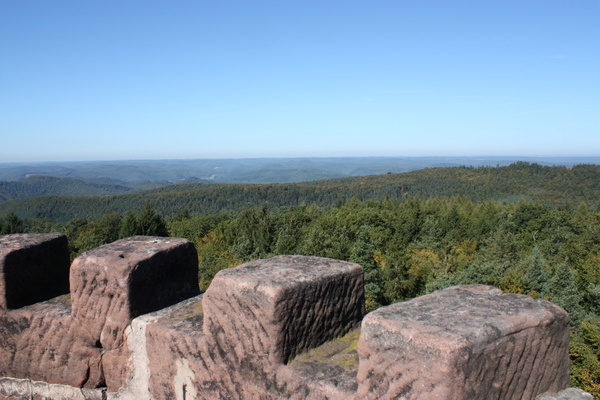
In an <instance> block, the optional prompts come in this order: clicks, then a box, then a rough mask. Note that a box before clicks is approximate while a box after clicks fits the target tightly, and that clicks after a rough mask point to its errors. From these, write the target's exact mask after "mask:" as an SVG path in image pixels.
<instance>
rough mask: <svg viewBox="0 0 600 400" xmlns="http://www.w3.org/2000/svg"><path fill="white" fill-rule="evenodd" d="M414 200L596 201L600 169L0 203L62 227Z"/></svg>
mask: <svg viewBox="0 0 600 400" xmlns="http://www.w3.org/2000/svg"><path fill="white" fill-rule="evenodd" d="M411 196H420V197H422V198H427V197H452V196H466V197H468V198H470V199H472V200H474V201H482V200H488V199H491V200H496V201H499V202H516V201H518V200H532V201H538V202H544V203H554V204H565V203H577V202H581V201H587V202H597V201H598V199H599V198H600V166H598V165H579V166H575V167H573V168H566V167H548V166H542V165H538V164H529V163H526V162H518V163H515V164H511V165H510V166H506V167H479V168H470V167H449V168H448V167H442V168H430V169H423V170H419V171H413V172H406V173H399V174H391V173H389V174H384V175H371V176H364V177H350V178H338V179H331V180H323V181H314V182H304V183H289V184H216V183H214V184H207V183H190V184H178V185H169V186H164V187H160V188H157V189H153V190H148V191H144V192H140V193H132V194H124V195H112V196H85V197H81V196H73V197H67V196H42V197H32V198H26V199H17V200H11V201H5V202H3V203H0V216H1V215H5V214H8V213H10V212H14V213H16V214H17V215H18V216H20V217H22V218H44V219H50V220H54V221H58V222H67V221H69V220H71V219H73V218H76V217H83V218H88V219H96V218H99V217H100V216H102V215H104V214H108V213H115V212H116V213H124V212H127V211H130V210H134V211H135V210H140V209H142V208H143V206H144V205H145V204H151V205H152V206H153V207H154V208H156V209H157V210H158V211H159V212H161V213H162V214H163V215H165V216H169V215H175V214H177V213H178V212H182V211H187V212H189V213H192V214H196V213H202V214H214V213H219V212H223V211H240V210H243V209H246V208H248V207H250V206H253V205H258V204H268V205H269V207H280V206H294V205H300V204H316V205H319V206H329V205H333V204H336V203H339V202H341V201H345V200H347V199H350V198H352V197H356V198H358V199H359V200H370V199H373V200H383V199H385V198H389V199H404V198H407V197H411Z"/></svg>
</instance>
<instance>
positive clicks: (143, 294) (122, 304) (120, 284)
mask: <svg viewBox="0 0 600 400" xmlns="http://www.w3.org/2000/svg"><path fill="white" fill-rule="evenodd" d="M197 293H199V288H198V256H197V253H196V249H195V248H194V245H193V243H191V242H190V241H189V240H186V239H180V238H165V237H149V236H135V237H131V238H127V239H121V240H118V241H116V242H113V243H110V244H107V245H104V246H101V247H98V248H96V249H94V250H91V251H88V252H86V253H84V254H82V255H81V256H79V257H78V258H76V259H75V260H74V261H73V265H72V266H71V296H72V301H73V307H72V310H73V311H72V314H73V318H74V319H75V322H76V323H77V324H81V326H83V327H84V328H85V329H86V330H87V331H88V332H89V333H90V335H91V336H92V337H94V338H95V339H96V340H97V341H98V345H99V347H101V348H102V349H103V351H104V355H103V358H102V365H103V370H104V375H105V379H106V385H107V386H108V388H109V390H110V391H115V390H117V389H118V388H120V387H122V386H123V384H124V378H125V376H126V375H127V374H128V365H127V361H128V359H129V351H128V349H127V348H126V347H127V346H126V345H125V336H124V333H125V329H126V328H127V327H128V326H129V324H130V323H131V321H132V320H133V319H134V318H135V317H137V316H140V315H142V314H146V313H149V312H152V311H155V310H159V309H161V308H163V307H167V306H170V305H172V304H175V303H177V302H178V301H181V300H182V299H185V298H188V297H190V296H192V295H195V294H197Z"/></svg>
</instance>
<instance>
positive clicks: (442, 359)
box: [357, 285, 569, 400]
mask: <svg viewBox="0 0 600 400" xmlns="http://www.w3.org/2000/svg"><path fill="white" fill-rule="evenodd" d="M568 350H569V318H568V315H567V313H566V312H565V311H564V310H563V309H561V308H560V307H558V306H556V305H554V304H552V303H550V302H547V301H544V300H533V299H532V298H530V297H528V296H523V295H516V294H504V293H502V292H501V291H500V290H499V289H495V288H492V287H489V286H483V285H466V286H457V287H452V288H448V289H446V290H441V291H437V292H434V293H432V294H430V295H427V296H423V297H419V298H416V299H413V300H410V301H407V302H403V303H397V304H393V305H391V306H388V307H383V308H381V309H378V310H376V311H374V312H372V313H370V314H368V315H367V316H366V317H365V319H364V320H363V323H362V331H361V336H360V339H359V344H358V353H359V359H360V363H359V369H358V384H359V387H358V393H357V395H358V397H357V398H360V399H412V400H415V399H419V400H429V399H444V400H477V399H481V400H484V399H485V400H511V399H523V400H529V399H534V398H535V397H536V396H537V395H538V394H541V393H544V392H547V391H549V392H556V391H559V390H561V389H564V388H566V387H567V386H568V383H569V351H568Z"/></svg>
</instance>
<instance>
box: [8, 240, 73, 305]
mask: <svg viewBox="0 0 600 400" xmlns="http://www.w3.org/2000/svg"><path fill="white" fill-rule="evenodd" d="M69 264H70V261H69V249H68V245H67V237H66V236H65V235H63V234H60V233H41V234H34V233H17V234H12V235H3V236H0V310H7V309H16V308H20V307H23V306H26V305H30V304H34V303H37V302H40V301H44V300H48V299H51V298H53V297H56V296H59V295H61V294H65V293H68V292H69Z"/></svg>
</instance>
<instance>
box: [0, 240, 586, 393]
mask: <svg viewBox="0 0 600 400" xmlns="http://www.w3.org/2000/svg"><path fill="white" fill-rule="evenodd" d="M197 263H198V258H197V254H196V250H195V248H194V246H193V244H192V243H191V242H189V241H188V240H185V239H180V238H160V237H144V236H136V237H132V238H127V239H122V240H119V241H116V242H114V243H111V244H107V245H104V246H101V247H99V248H97V249H94V250H91V251H89V252H86V253H84V254H82V255H81V256H79V257H78V258H77V259H75V260H74V261H73V263H72V265H69V258H68V250H67V241H66V237H65V236H64V235H61V234H17V235H6V236H2V237H0V399H48V400H50V399H52V400H74V399H99V400H100V399H114V400H125V399H157V400H162V399H178V400H191V399H211V400H212V399H265V400H268V399H298V400H299V399H357V400H358V399H422V400H426V399H427V400H428V399H448V400H454V399H455V400H462V399H464V400H466V399H470V400H471V399H534V398H535V397H536V396H538V395H540V394H542V393H545V392H558V391H560V390H563V389H565V388H566V387H567V386H568V382H569V376H568V373H569V354H568V341H569V329H568V323H569V318H568V315H567V313H566V312H565V311H564V310H562V309H561V308H559V307H558V306H556V305H554V304H552V303H549V302H547V301H544V300H533V299H531V298H530V297H527V296H522V295H514V294H505V293H502V292H501V291H500V290H498V289H495V288H492V287H489V286H483V285H467V286H459V287H453V288H449V289H446V290H442V291H438V292H435V293H432V294H430V295H427V296H423V297H420V298H416V299H413V300H411V301H408V302H403V303H397V304H394V305H391V306H388V307H383V308H380V309H378V310H376V311H374V312H371V313H369V314H367V315H366V316H365V315H364V294H363V271H362V268H361V267H360V266H359V265H358V264H354V263H349V262H344V261H339V260H332V259H326V258H320V257H305V256H278V257H273V258H270V259H265V260H256V261H253V262H249V263H246V264H243V265H241V266H239V267H236V268H232V269H228V270H223V271H220V272H219V273H218V274H217V275H216V276H215V278H214V280H213V282H212V284H211V286H210V287H209V288H208V290H207V291H206V292H205V293H200V291H199V289H198V276H197V274H198V265H197ZM573 398H575V397H573ZM581 398H585V397H581Z"/></svg>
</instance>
